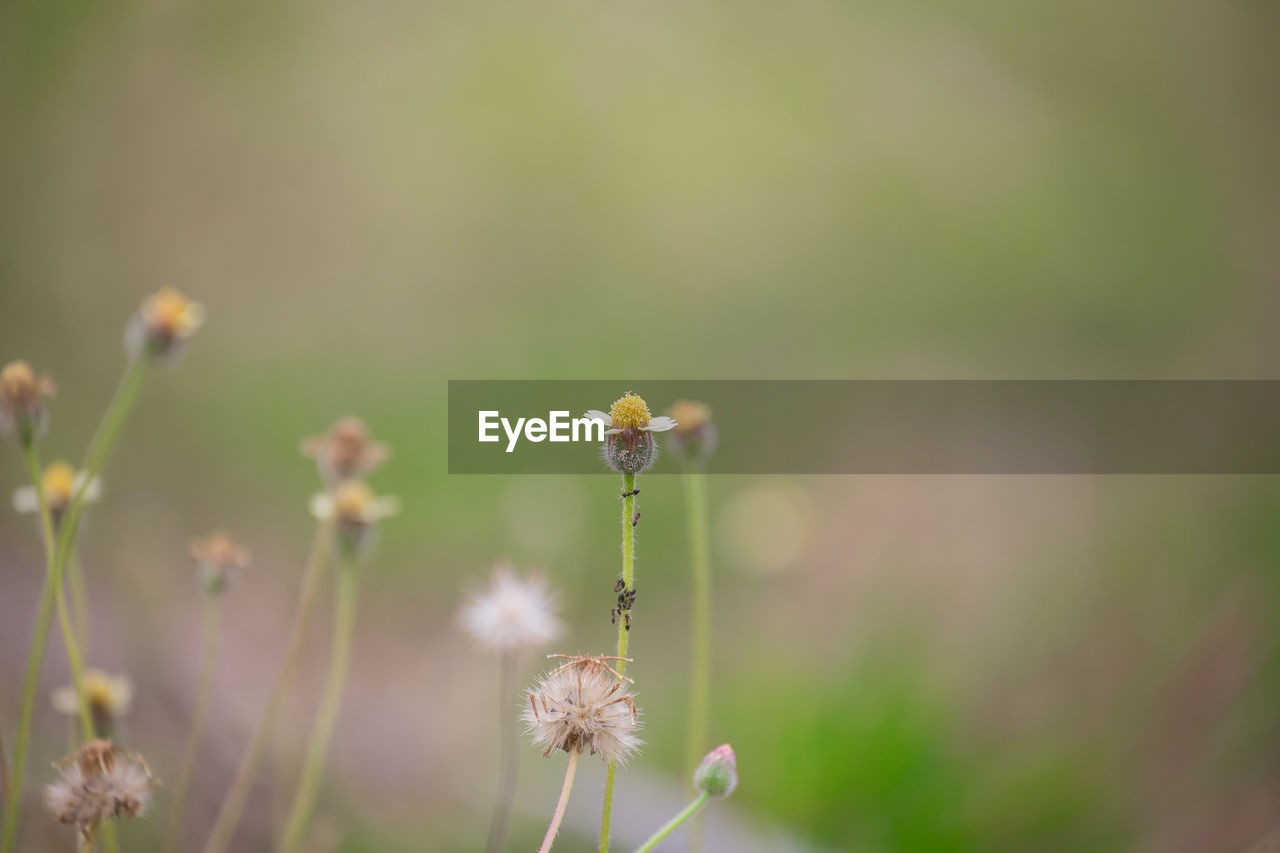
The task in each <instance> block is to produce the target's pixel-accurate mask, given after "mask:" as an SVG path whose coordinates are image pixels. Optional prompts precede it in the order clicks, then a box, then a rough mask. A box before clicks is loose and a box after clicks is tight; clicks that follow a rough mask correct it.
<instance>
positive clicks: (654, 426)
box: [641, 415, 676, 432]
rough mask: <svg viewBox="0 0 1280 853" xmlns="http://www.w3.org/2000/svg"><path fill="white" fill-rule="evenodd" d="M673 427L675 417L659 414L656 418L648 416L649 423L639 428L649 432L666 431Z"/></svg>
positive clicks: (674, 426)
mask: <svg viewBox="0 0 1280 853" xmlns="http://www.w3.org/2000/svg"><path fill="white" fill-rule="evenodd" d="M675 428H676V419H675V418H669V417H667V416H666V415H659V416H658V417H656V418H650V419H649V425H648V426H647V427H641V429H644V430H648V431H649V432H666V431H667V430H669V429H675Z"/></svg>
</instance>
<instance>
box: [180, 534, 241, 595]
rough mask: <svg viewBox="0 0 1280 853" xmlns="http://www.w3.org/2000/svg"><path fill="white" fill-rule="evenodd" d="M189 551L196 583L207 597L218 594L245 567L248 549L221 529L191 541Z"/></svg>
mask: <svg viewBox="0 0 1280 853" xmlns="http://www.w3.org/2000/svg"><path fill="white" fill-rule="evenodd" d="M190 550H191V556H193V557H195V558H196V564H197V569H198V571H199V572H200V584H201V585H202V586H203V587H204V591H205V593H206V594H208V595H217V594H218V593H220V592H222V591H223V590H224V589H226V588H227V585H228V584H229V583H231V581H232V580H233V579H234V578H235V577H236V575H237V574H238V573H239V570H241V569H247V568H248V567H249V563H250V555H249V551H248V549H247V548H245V547H244V546H242V545H241V544H240V543H239V542H237V541H236V540H234V539H232V538H231V536H230V535H229V534H227V533H226V532H224V531H221V530H215V531H214V532H212V533H210V534H209V535H208V536H203V537H200V538H197V539H192V540H191V546H190Z"/></svg>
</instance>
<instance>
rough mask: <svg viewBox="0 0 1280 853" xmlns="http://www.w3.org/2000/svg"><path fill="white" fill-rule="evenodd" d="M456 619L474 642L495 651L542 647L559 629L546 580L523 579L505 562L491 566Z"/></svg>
mask: <svg viewBox="0 0 1280 853" xmlns="http://www.w3.org/2000/svg"><path fill="white" fill-rule="evenodd" d="M459 620H460V621H461V623H462V627H463V628H464V629H466V631H467V633H469V634H470V635H471V636H472V638H473V639H474V640H475V641H476V643H477V644H479V645H480V646H482V647H484V648H486V649H488V650H489V651H494V652H514V651H519V650H521V649H530V648H535V647H537V646H544V645H546V644H547V643H549V642H551V641H552V640H554V639H555V638H556V637H557V636H558V635H559V634H560V629H561V626H560V621H559V620H558V619H556V617H555V600H554V596H553V595H552V594H551V590H550V589H549V588H548V586H547V581H546V579H545V578H542V577H538V576H531V577H526V578H522V577H520V576H518V575H517V574H516V573H515V571H514V570H513V569H512V567H511V566H508V565H499V566H497V567H495V568H494V570H493V577H492V579H491V580H490V582H489V586H488V587H487V588H485V589H484V590H482V591H480V592H477V593H475V594H473V595H472V596H471V597H470V598H469V599H468V600H467V602H466V604H465V605H463V608H462V612H461V613H460V614H459Z"/></svg>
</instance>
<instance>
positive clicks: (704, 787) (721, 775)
mask: <svg viewBox="0 0 1280 853" xmlns="http://www.w3.org/2000/svg"><path fill="white" fill-rule="evenodd" d="M693 787H695V788H697V789H698V790H699V791H705V792H706V793H708V794H710V795H711V796H713V797H718V798H720V799H724V798H725V797H727V796H729V795H730V794H732V793H733V789H734V788H736V787H738V758H737V756H735V755H734V754H733V747H731V746H729V744H727V743H722V744H720V745H719V746H717V747H716V748H715V749H713V750H711V751H710V752H708V753H707V755H706V757H705V758H703V759H702V762H701V763H700V764H699V765H698V769H697V770H694V771H693Z"/></svg>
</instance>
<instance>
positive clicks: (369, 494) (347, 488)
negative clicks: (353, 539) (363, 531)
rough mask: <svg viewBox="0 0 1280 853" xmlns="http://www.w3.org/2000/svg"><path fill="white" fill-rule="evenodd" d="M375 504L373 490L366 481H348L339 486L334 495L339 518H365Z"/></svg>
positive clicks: (335, 508) (334, 503) (355, 519)
mask: <svg viewBox="0 0 1280 853" xmlns="http://www.w3.org/2000/svg"><path fill="white" fill-rule="evenodd" d="M372 504H373V490H372V489H370V488H369V487H368V486H366V485H365V484H364V483H360V482H356V481H348V482H346V483H343V484H342V485H341V486H339V487H338V489H337V491H336V492H335V493H334V495H333V507H334V510H335V512H336V515H337V516H338V518H341V519H346V520H352V521H358V520H361V519H364V518H365V517H366V516H367V515H368V513H369V508H370V506H371V505H372Z"/></svg>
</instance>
